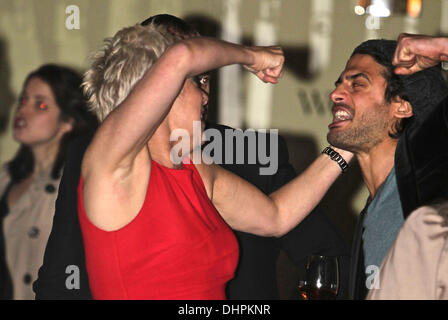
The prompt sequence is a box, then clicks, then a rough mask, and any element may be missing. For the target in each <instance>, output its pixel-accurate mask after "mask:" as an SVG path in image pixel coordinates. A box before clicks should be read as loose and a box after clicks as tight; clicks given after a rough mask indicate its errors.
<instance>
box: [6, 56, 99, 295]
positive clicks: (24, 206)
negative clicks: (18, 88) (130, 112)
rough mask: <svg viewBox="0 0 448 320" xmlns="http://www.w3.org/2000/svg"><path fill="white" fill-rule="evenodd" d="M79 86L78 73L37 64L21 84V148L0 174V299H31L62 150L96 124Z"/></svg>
mask: <svg viewBox="0 0 448 320" xmlns="http://www.w3.org/2000/svg"><path fill="white" fill-rule="evenodd" d="M80 84H81V77H80V76H79V75H78V74H77V73H76V72H74V71H72V70H70V69H68V68H65V67H60V66H56V65H44V66H41V67H40V68H39V69H37V70H36V71H33V72H32V73H30V74H29V75H28V76H27V78H26V80H25V82H24V85H23V90H22V93H21V95H20V99H19V103H18V108H17V111H16V114H15V116H14V120H13V137H14V139H15V140H16V141H17V142H19V143H20V148H19V150H18V152H17V154H16V155H15V157H14V158H13V159H12V160H11V161H10V162H8V163H7V164H6V165H4V166H3V167H2V169H1V170H0V199H1V201H0V298H1V299H34V293H33V291H32V282H33V281H34V280H36V278H37V272H38V269H39V267H40V266H41V265H42V261H43V255H44V251H45V246H46V243H47V240H48V236H49V234H50V230H51V226H52V222H53V214H54V202H55V200H56V196H57V190H58V186H59V181H60V177H61V171H62V168H63V165H64V154H65V149H66V146H67V144H68V143H69V141H70V140H72V139H73V138H75V137H76V136H78V135H79V134H81V133H83V132H85V131H86V130H87V129H89V128H92V127H95V126H96V118H95V117H94V116H93V115H91V114H90V113H89V112H88V111H87V109H86V105H85V101H84V98H83V95H82V91H81V90H80Z"/></svg>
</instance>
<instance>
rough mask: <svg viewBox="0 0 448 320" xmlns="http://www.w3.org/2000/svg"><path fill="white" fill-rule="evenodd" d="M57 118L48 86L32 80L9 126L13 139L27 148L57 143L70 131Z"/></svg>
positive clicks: (58, 114)
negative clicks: (11, 125)
mask: <svg viewBox="0 0 448 320" xmlns="http://www.w3.org/2000/svg"><path fill="white" fill-rule="evenodd" d="M60 115H61V111H60V109H59V106H58V105H57V103H56V99H55V97H54V95H53V92H52V90H51V88H50V86H49V85H48V84H47V83H46V82H44V81H43V80H41V79H40V78H38V77H32V78H31V79H29V81H28V83H27V84H26V86H25V88H24V89H23V92H22V94H21V97H20V99H19V106H18V108H17V111H16V115H15V117H14V122H13V136H14V139H15V140H16V141H18V142H20V143H23V144H25V145H29V146H36V145H44V144H52V143H58V142H59V140H60V139H61V137H62V136H63V135H64V134H65V133H66V132H69V131H70V130H71V129H72V125H71V124H70V123H69V122H66V121H62V120H61V116H60Z"/></svg>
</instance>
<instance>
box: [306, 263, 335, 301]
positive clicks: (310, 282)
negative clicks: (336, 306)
mask: <svg viewBox="0 0 448 320" xmlns="http://www.w3.org/2000/svg"><path fill="white" fill-rule="evenodd" d="M338 286H339V268H338V259H337V257H327V256H310V257H308V263H307V267H306V274H305V280H301V281H299V285H298V291H299V298H300V299H302V300H335V299H336V297H337V294H338Z"/></svg>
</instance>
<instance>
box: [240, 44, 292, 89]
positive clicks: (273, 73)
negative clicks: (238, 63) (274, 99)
mask: <svg viewBox="0 0 448 320" xmlns="http://www.w3.org/2000/svg"><path fill="white" fill-rule="evenodd" d="M249 50H250V51H251V52H252V54H253V61H254V62H253V63H252V64H250V65H244V68H246V69H247V70H249V71H250V72H252V73H254V74H255V75H256V76H257V77H258V78H260V79H261V80H262V81H263V82H269V83H278V79H279V78H280V77H281V76H282V74H283V63H284V62H285V57H284V55H283V50H282V49H281V48H280V47H256V46H254V47H250V48H249Z"/></svg>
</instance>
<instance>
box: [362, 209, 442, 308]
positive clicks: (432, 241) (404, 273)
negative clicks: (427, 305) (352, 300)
mask: <svg viewBox="0 0 448 320" xmlns="http://www.w3.org/2000/svg"><path fill="white" fill-rule="evenodd" d="M444 222H445V219H444V218H443V217H442V216H441V215H439V214H438V213H437V211H435V210H434V209H433V208H431V207H421V208H419V209H417V210H416V211H414V212H413V213H412V214H411V215H410V216H409V218H408V219H407V220H406V223H405V224H404V226H403V228H402V229H401V230H400V233H399V234H398V236H397V239H396V240H395V243H394V245H393V246H392V247H391V249H390V251H389V253H388V254H387V256H386V258H385V259H384V261H383V263H382V265H381V268H380V271H379V289H371V290H370V291H369V294H368V296H367V299H370V300H392V299H393V300H438V299H444V300H446V299H448V226H447V225H446V224H445V223H444Z"/></svg>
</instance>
